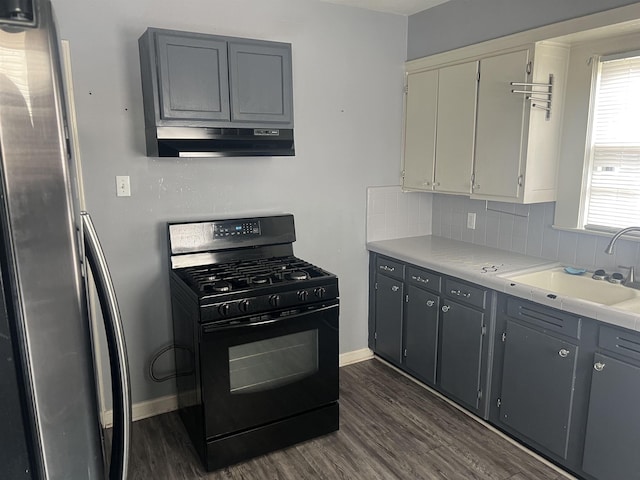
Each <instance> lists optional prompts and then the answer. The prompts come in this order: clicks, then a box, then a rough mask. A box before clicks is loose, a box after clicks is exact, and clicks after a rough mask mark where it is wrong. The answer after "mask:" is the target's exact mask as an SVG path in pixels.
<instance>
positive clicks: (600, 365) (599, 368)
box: [593, 362, 605, 372]
mask: <svg viewBox="0 0 640 480" xmlns="http://www.w3.org/2000/svg"><path fill="white" fill-rule="evenodd" d="M604 366H605V364H604V363H602V362H596V363H595V364H594V365H593V369H594V370H595V371H596V372H601V371H602V370H604Z"/></svg>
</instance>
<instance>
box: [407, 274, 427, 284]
mask: <svg viewBox="0 0 640 480" xmlns="http://www.w3.org/2000/svg"><path fill="white" fill-rule="evenodd" d="M411 280H415V281H416V282H422V283H429V279H428V278H422V277H421V276H420V275H418V276H417V277H416V276H415V275H411Z"/></svg>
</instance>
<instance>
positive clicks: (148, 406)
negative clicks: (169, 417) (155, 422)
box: [102, 395, 178, 428]
mask: <svg viewBox="0 0 640 480" xmlns="http://www.w3.org/2000/svg"><path fill="white" fill-rule="evenodd" d="M177 409H178V397H177V396H176V395H167V396H165V397H160V398H154V399H153V400H147V401H145V402H139V403H134V404H133V405H132V406H131V418H132V420H133V421H134V422H135V421H137V420H142V419H143V418H149V417H154V416H156V415H161V414H163V413H167V412H172V411H174V410H177ZM102 426H103V427H104V428H110V427H111V426H113V410H107V411H105V412H102Z"/></svg>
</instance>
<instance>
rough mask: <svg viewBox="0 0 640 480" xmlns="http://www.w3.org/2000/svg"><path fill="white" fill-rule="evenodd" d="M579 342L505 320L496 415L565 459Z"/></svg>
mask: <svg viewBox="0 0 640 480" xmlns="http://www.w3.org/2000/svg"><path fill="white" fill-rule="evenodd" d="M577 358H578V347H577V346H575V345H573V344H571V343H568V342H565V341H563V340H560V339H559V338H556V337H552V336H550V335H547V334H545V333H542V332H539V331H537V330H533V329H531V328H528V327H525V326H523V325H520V324H518V323H516V322H513V321H511V320H508V321H507V330H506V344H505V352H504V364H503V374H502V375H503V376H502V389H501V394H500V399H501V405H500V419H501V421H502V422H504V423H505V424H506V425H508V426H510V427H511V428H513V429H514V430H515V431H517V432H519V433H521V434H522V435H524V436H526V437H528V438H529V439H531V440H533V441H535V442H536V443H538V444H539V445H542V446H543V447H545V448H547V449H548V450H549V451H550V452H553V453H555V454H556V455H558V456H560V457H562V458H566V455H567V444H568V440H569V428H568V427H569V419H570V416H571V404H572V402H573V385H574V380H575V369H576V360H577Z"/></svg>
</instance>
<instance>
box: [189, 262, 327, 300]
mask: <svg viewBox="0 0 640 480" xmlns="http://www.w3.org/2000/svg"><path fill="white" fill-rule="evenodd" d="M178 275H180V277H182V278H183V280H185V281H186V282H187V283H188V284H189V285H190V286H191V287H192V288H194V289H195V290H196V291H197V292H199V293H203V294H211V293H226V292H231V291H237V290H246V289H252V288H260V287H262V286H265V285H274V284H284V283H287V282H299V281H304V280H309V279H312V278H319V277H324V276H327V273H326V272H325V271H323V270H322V269H320V268H318V267H316V266H314V265H312V264H310V263H308V262H305V261H303V260H300V259H299V258H297V257H274V258H262V259H256V260H245V261H238V262H230V263H220V264H211V265H202V266H197V267H188V268H184V269H181V270H179V271H178Z"/></svg>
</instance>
